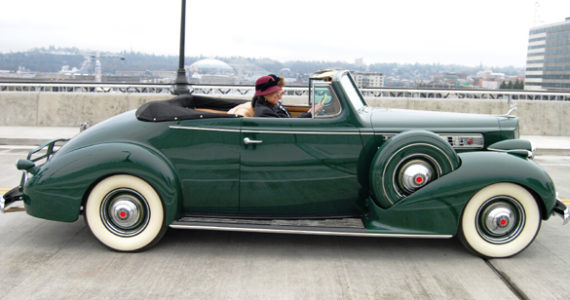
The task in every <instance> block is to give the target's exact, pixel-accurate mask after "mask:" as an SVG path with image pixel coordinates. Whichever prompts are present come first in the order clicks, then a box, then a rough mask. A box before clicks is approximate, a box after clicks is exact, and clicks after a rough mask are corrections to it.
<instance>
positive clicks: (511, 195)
mask: <svg viewBox="0 0 570 300" xmlns="http://www.w3.org/2000/svg"><path fill="white" fill-rule="evenodd" d="M540 224H541V216H540V208H539V207H538V204H537V202H536V200H535V199H534V197H533V196H532V195H531V194H530V193H529V192H528V191H527V190H526V189H525V188H523V187H521V186H519V185H516V184H513V183H497V184H493V185H490V186H487V187H485V188H483V189H481V190H480V191H479V192H477V194H475V195H474V196H473V197H472V198H471V199H470V200H469V202H468V203H467V205H466V206H465V209H464V211H463V216H462V218H461V224H460V228H459V239H460V241H461V242H462V243H463V245H465V246H466V247H467V248H468V249H470V250H472V251H474V252H475V253H477V254H479V255H481V256H483V257H489V258H502V257H510V256H513V255H515V254H517V253H519V252H521V251H523V250H524V249H525V248H526V247H528V246H529V245H530V244H531V243H532V241H533V240H534V238H535V237H536V235H537V233H538V231H539V229H540Z"/></svg>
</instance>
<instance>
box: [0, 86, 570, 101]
mask: <svg viewBox="0 0 570 300" xmlns="http://www.w3.org/2000/svg"><path fill="white" fill-rule="evenodd" d="M191 88H192V90H193V93H194V94H199V95H212V96H222V97H232V96H233V97H239V98H251V97H253V94H254V92H255V90H254V87H253V86H244V85H192V86H191ZM172 89H173V86H172V85H169V84H138V83H133V84H125V83H119V84H115V83H64V82H57V83H53V82H38V83H17V82H8V83H0V92H24V93H96V94H158V95H170V94H171V92H172ZM284 90H285V96H286V97H307V95H308V88H307V87H295V86H293V87H285V89H284ZM360 91H361V92H362V95H363V96H364V97H369V98H390V99H395V98H405V99H450V100H453V99H486V100H526V101H534V100H539V101H570V92H545V91H525V90H478V89H424V88H365V89H361V90H360Z"/></svg>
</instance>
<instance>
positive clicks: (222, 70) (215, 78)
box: [188, 58, 235, 84]
mask: <svg viewBox="0 0 570 300" xmlns="http://www.w3.org/2000/svg"><path fill="white" fill-rule="evenodd" d="M188 71H190V83H196V84H234V83H235V78H234V74H235V72H234V69H233V68H232V67H231V66H230V65H228V64H227V63H225V62H223V61H221V60H217V59H212V58H207V59H202V60H199V61H197V62H195V63H193V64H192V65H190V67H188Z"/></svg>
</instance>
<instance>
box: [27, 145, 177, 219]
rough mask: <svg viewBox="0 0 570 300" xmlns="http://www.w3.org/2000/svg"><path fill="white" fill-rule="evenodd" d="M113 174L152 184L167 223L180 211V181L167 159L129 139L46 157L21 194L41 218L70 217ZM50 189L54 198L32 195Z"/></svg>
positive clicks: (72, 217) (32, 212)
mask: <svg viewBox="0 0 570 300" xmlns="http://www.w3.org/2000/svg"><path fill="white" fill-rule="evenodd" d="M116 174H128V175H133V176H137V177H139V178H141V179H143V180H145V181H147V182H148V183H149V184H150V185H152V186H153V187H154V188H155V189H156V191H157V192H158V194H159V195H160V197H161V200H162V202H163V204H164V210H165V221H166V222H167V224H169V223H170V222H172V221H173V220H174V219H176V218H177V217H178V215H179V214H180V203H181V201H179V197H180V195H181V193H180V185H179V181H178V178H177V176H176V173H175V171H174V168H173V167H172V165H171V164H170V162H169V161H168V160H167V159H166V157H164V156H163V155H162V154H161V153H159V152H158V151H156V150H154V149H152V148H149V147H147V146H144V145H140V144H135V143H131V142H113V143H103V144H97V145H92V146H88V147H84V148H80V149H77V150H73V151H70V152H66V153H64V154H62V155H58V156H56V157H54V158H53V159H52V160H50V161H48V163H46V164H45V165H43V166H42V167H41V169H40V171H39V172H38V173H37V174H36V175H35V176H33V177H32V178H30V180H29V182H28V183H27V184H26V188H25V190H24V194H25V195H26V194H27V195H28V198H29V199H30V201H29V202H30V203H31V205H28V206H30V207H29V209H28V212H30V214H32V215H34V216H37V217H41V218H46V219H53V220H60V221H73V220H75V219H77V215H78V213H79V208H80V207H81V205H84V204H85V201H86V199H87V197H88V196H89V193H90V191H91V189H92V188H93V187H94V186H95V185H96V184H97V183H98V182H100V181H101V180H103V179H105V178H107V177H109V176H111V175H116ZM53 189H57V190H58V200H57V201H50V200H51V199H45V200H40V199H37V200H36V199H34V198H45V197H38V196H39V195H41V194H38V193H36V191H38V192H40V193H41V192H43V191H46V190H53ZM44 194H45V193H44ZM38 200H40V201H39V202H41V204H38V203H37V202H38ZM39 206H41V208H40V207H39ZM35 207H37V209H34V208H35ZM62 210H63V211H62ZM34 212H36V213H34Z"/></svg>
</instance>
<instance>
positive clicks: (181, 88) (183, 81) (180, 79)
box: [173, 0, 190, 95]
mask: <svg viewBox="0 0 570 300" xmlns="http://www.w3.org/2000/svg"><path fill="white" fill-rule="evenodd" d="M185 31H186V0H182V13H181V16H180V53H179V55H178V71H177V72H176V86H175V88H174V91H173V94H175V95H188V94H190V90H189V89H188V78H187V77H186V70H185V69H184V36H185Z"/></svg>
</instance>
